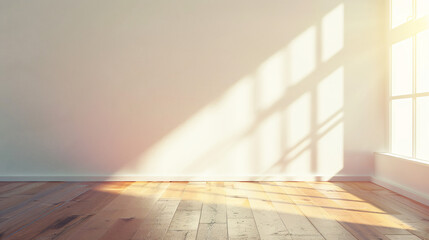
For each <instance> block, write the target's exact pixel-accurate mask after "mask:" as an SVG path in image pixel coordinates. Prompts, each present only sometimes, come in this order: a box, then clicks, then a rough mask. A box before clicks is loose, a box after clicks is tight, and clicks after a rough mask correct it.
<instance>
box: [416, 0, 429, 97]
mask: <svg viewBox="0 0 429 240" xmlns="http://www.w3.org/2000/svg"><path fill="white" fill-rule="evenodd" d="M428 2H429V1H428ZM416 48H417V49H416V54H417V55H416V61H417V62H416V68H417V69H416V70H417V71H416V88H417V89H416V90H417V92H418V93H422V92H429V30H426V31H423V32H420V33H418V34H417V37H416Z"/></svg>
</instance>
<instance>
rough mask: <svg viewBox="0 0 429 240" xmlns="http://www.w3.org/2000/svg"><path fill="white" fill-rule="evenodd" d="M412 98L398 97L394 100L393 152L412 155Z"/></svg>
mask: <svg viewBox="0 0 429 240" xmlns="http://www.w3.org/2000/svg"><path fill="white" fill-rule="evenodd" d="M412 119H413V111H412V100H411V99H410V98H407V99H397V100H393V101H392V124H391V134H392V135H391V136H392V153H395V154H399V155H403V156H408V157H411V156H412V152H413V147H412V143H413V141H412V138H413V120H412Z"/></svg>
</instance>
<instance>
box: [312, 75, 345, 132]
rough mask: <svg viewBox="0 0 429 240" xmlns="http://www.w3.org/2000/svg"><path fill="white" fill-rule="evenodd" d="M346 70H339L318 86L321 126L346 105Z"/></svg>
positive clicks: (318, 109) (318, 120)
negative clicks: (344, 90)
mask: <svg viewBox="0 0 429 240" xmlns="http://www.w3.org/2000/svg"><path fill="white" fill-rule="evenodd" d="M343 89H344V69H343V67H340V68H338V69H337V70H335V71H334V72H333V73H331V74H330V75H329V76H328V77H326V78H324V79H323V80H322V81H321V82H320V83H319V85H318V86H317V122H318V123H319V124H320V123H322V122H324V121H326V120H327V119H328V118H329V117H330V116H332V115H333V114H335V113H336V112H338V111H339V110H340V109H341V108H342V107H343V105H344V94H343Z"/></svg>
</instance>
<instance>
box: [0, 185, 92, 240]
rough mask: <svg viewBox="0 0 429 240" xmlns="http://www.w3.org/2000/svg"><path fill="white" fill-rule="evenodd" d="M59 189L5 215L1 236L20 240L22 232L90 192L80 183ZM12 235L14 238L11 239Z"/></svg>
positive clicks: (1, 226)
mask: <svg viewBox="0 0 429 240" xmlns="http://www.w3.org/2000/svg"><path fill="white" fill-rule="evenodd" d="M59 187H60V188H59V189H56V191H53V192H51V193H50V194H46V195H43V196H41V197H40V198H38V199H37V200H34V201H31V202H29V203H28V204H27V205H25V206H20V207H19V208H18V209H14V210H15V211H12V212H7V213H5V214H4V215H3V216H5V218H7V220H5V221H3V222H1V223H0V229H1V232H0V235H1V236H5V237H10V238H11V239H14V238H15V239H19V237H17V236H18V235H19V231H20V230H22V229H23V228H25V227H27V226H28V225H30V224H32V223H34V222H36V221H37V220H39V219H41V218H43V217H45V216H46V215H48V214H50V213H51V212H52V211H54V210H55V209H57V208H59V207H62V206H63V205H64V204H66V203H67V202H69V201H71V200H72V199H73V198H75V197H77V196H79V195H81V194H83V193H85V192H86V191H88V190H89V187H88V185H85V184H80V183H73V184H65V185H59ZM12 235H13V237H11V236H12ZM21 239H22V238H21Z"/></svg>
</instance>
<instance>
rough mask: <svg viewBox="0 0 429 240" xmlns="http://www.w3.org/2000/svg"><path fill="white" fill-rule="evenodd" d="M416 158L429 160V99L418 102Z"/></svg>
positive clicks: (421, 99)
mask: <svg viewBox="0 0 429 240" xmlns="http://www.w3.org/2000/svg"><path fill="white" fill-rule="evenodd" d="M416 157H417V158H420V159H425V160H429V97H420V98H417V102H416Z"/></svg>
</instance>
